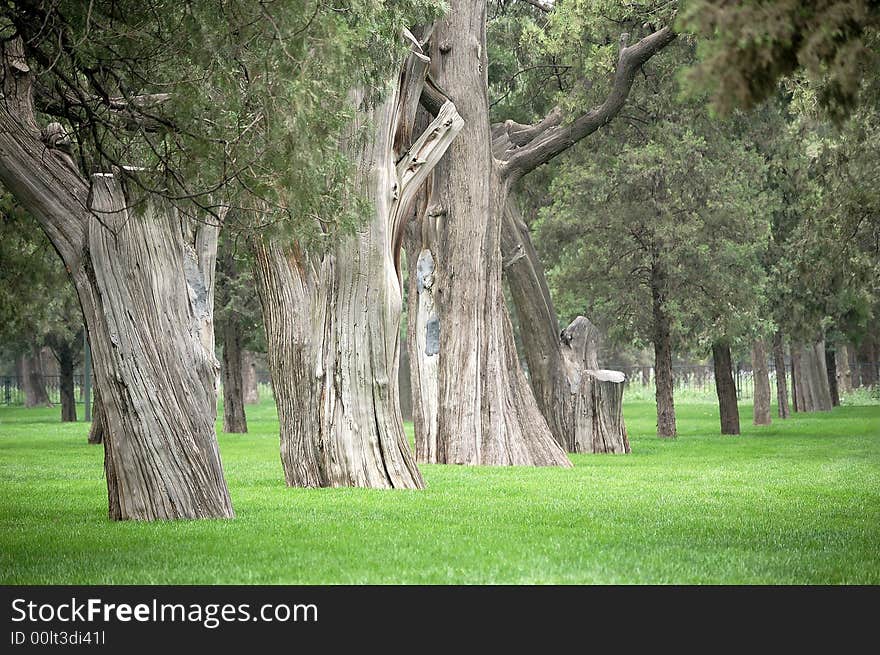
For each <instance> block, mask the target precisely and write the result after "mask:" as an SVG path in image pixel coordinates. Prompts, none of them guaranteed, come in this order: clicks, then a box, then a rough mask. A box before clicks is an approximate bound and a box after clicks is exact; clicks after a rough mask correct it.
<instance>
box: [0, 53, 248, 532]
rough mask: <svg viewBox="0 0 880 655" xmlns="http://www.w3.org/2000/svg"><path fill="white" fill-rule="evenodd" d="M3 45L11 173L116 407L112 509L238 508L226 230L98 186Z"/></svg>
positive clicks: (3, 119) (2, 156)
mask: <svg viewBox="0 0 880 655" xmlns="http://www.w3.org/2000/svg"><path fill="white" fill-rule="evenodd" d="M0 47H2V55H3V65H4V75H3V93H4V101H3V102H2V103H0V182H2V184H3V185H4V186H5V187H6V188H7V189H8V190H9V191H10V192H11V193H13V194H14V195H15V199H16V201H17V202H18V203H19V204H20V205H21V206H22V207H24V208H25V209H26V210H27V211H28V212H29V213H31V214H32V215H33V216H34V217H35V218H36V219H37V221H38V222H39V223H40V226H41V227H42V228H43V230H44V231H45V232H46V235H47V236H48V237H49V239H50V240H51V241H52V244H53V246H54V247H55V250H56V251H57V252H58V253H59V254H60V255H61V257H62V259H63V260H64V264H65V266H66V268H67V270H68V271H69V272H70V275H71V278H72V280H73V283H74V286H75V288H76V292H77V296H78V297H79V301H80V305H81V307H82V310H83V316H84V318H85V321H86V326H87V330H88V333H89V343H90V345H91V348H92V353H93V357H94V365H95V369H94V370H95V378H96V387H97V389H98V391H99V392H100V394H101V401H102V405H103V408H104V412H105V416H106V428H107V429H106V432H105V434H104V445H105V448H104V467H105V477H106V479H107V491H108V505H109V514H110V517H111V518H113V519H144V520H152V519H175V518H207V517H227V518H228V517H232V515H233V512H232V504H231V502H230V500H229V492H228V490H227V488H226V482H225V481H224V479H223V470H222V466H221V464H220V453H219V450H218V448H217V438H216V434H215V431H214V420H215V417H216V412H217V408H216V391H215V388H216V382H217V375H218V368H219V366H218V363H217V360H216V358H215V357H214V331H213V323H212V321H213V292H214V262H215V258H216V252H217V232H218V228H217V227H216V226H210V225H206V224H204V223H196V222H194V221H188V220H186V219H184V218H183V216H181V215H179V214H178V212H177V211H176V210H174V209H173V208H171V207H170V206H167V204H166V203H164V202H160V201H158V200H155V199H151V198H147V199H145V201H144V202H141V200H142V199H140V198H134V197H127V196H126V195H125V193H124V191H123V188H122V184H121V182H120V181H119V180H118V179H117V178H115V177H114V176H113V175H110V174H97V175H93V176H92V178H91V187H90V186H89V185H88V184H87V183H86V181H85V180H84V179H83V178H82V176H81V175H80V173H79V171H78V170H77V169H76V166H75V165H74V163H73V160H72V159H71V158H70V157H69V155H67V154H66V153H64V152H63V151H62V150H59V149H57V148H56V147H55V146H56V142H55V141H54V140H53V139H54V138H55V137H57V135H58V134H59V133H60V134H62V135H63V134H64V129H63V128H62V127H61V126H60V125H57V124H55V125H51V126H49V127H47V129H46V130H45V131H44V133H43V134H42V135H41V134H40V131H39V129H38V127H37V124H36V119H35V115H34V107H33V97H32V93H31V87H32V79H31V77H32V73H31V71H30V69H29V68H28V66H27V64H26V61H25V57H24V48H23V45H22V42H21V40H20V39H12V40H9V41H5V42H3V43H2V45H0ZM49 128H52V129H51V130H50V129H49ZM53 135H55V137H53ZM50 137H51V138H50Z"/></svg>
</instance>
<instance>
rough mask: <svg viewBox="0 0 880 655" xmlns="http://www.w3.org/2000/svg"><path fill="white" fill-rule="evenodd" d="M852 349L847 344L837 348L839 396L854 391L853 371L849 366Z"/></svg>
mask: <svg viewBox="0 0 880 655" xmlns="http://www.w3.org/2000/svg"><path fill="white" fill-rule="evenodd" d="M849 353H850V349H849V347H848V346H847V345H846V344H845V343H841V344H840V345H838V346H837V358H836V362H837V390H838V393H839V394H845V393H849V392H850V391H852V370H851V369H850V366H849Z"/></svg>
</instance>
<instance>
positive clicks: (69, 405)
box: [55, 343, 76, 422]
mask: <svg viewBox="0 0 880 655" xmlns="http://www.w3.org/2000/svg"><path fill="white" fill-rule="evenodd" d="M55 354H56V356H57V357H58V373H59V385H58V387H59V390H60V394H61V421H62V422H71V421H76V393H75V391H74V380H73V371H74V367H75V359H74V355H73V349H72V348H71V347H70V345H69V344H66V343H65V344H59V347H58V348H57V349H56V352H55Z"/></svg>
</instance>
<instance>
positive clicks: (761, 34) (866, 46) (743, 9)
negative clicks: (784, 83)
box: [678, 0, 880, 120]
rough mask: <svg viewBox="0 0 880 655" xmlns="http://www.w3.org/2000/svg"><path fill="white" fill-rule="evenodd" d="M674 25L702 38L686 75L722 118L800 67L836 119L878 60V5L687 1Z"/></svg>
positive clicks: (865, 0)
mask: <svg viewBox="0 0 880 655" xmlns="http://www.w3.org/2000/svg"><path fill="white" fill-rule="evenodd" d="M678 26H679V28H680V29H681V30H682V31H693V32H695V33H697V34H700V35H701V36H704V37H706V38H705V39H704V40H701V42H700V48H699V54H700V61H699V63H698V64H697V65H696V66H695V67H694V68H693V69H692V70H691V71H690V73H689V75H688V78H689V80H690V82H691V83H692V85H693V88H694V89H696V90H698V91H708V92H709V93H710V94H711V97H712V103H713V106H714V107H715V108H716V109H717V110H719V111H721V112H723V113H727V112H729V111H730V110H731V109H732V108H734V107H742V108H750V107H754V106H756V105H757V104H759V103H760V102H761V101H762V100H764V99H765V98H767V97H768V96H770V95H772V94H773V93H774V92H775V90H776V85H777V83H778V82H779V80H780V78H783V77H786V76H789V75H791V74H792V73H794V72H795V71H797V70H798V69H803V70H805V71H806V73H807V74H808V75H809V76H810V78H811V80H813V81H814V82H815V83H816V86H817V89H818V100H819V102H820V104H821V105H822V106H823V107H825V108H826V109H827V110H828V111H829V113H830V115H831V116H833V117H834V118H836V119H837V120H840V119H842V118H843V117H844V116H846V115H847V114H848V113H849V112H850V111H851V110H852V109H853V108H854V107H855V106H856V104H857V100H858V95H859V85H860V82H861V80H862V79H863V77H864V76H865V75H870V74H871V73H872V72H873V71H874V70H876V66H877V62H878V59H877V43H878V41H877V28H878V26H880V4H878V3H877V2H876V1H875V0H748V1H745V2H727V1H726V0H688V1H687V2H686V3H685V8H684V11H683V12H682V13H681V15H680V17H679V20H678Z"/></svg>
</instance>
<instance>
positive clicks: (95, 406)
mask: <svg viewBox="0 0 880 655" xmlns="http://www.w3.org/2000/svg"><path fill="white" fill-rule="evenodd" d="M92 397H93V399H92V425H91V427H89V443H90V444H93V445H95V444H99V443H104V433H105V431H106V429H107V428H106V419H105V418H104V405H103V404H102V403H101V394H100V393H98V390H97V389H93V390H92Z"/></svg>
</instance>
